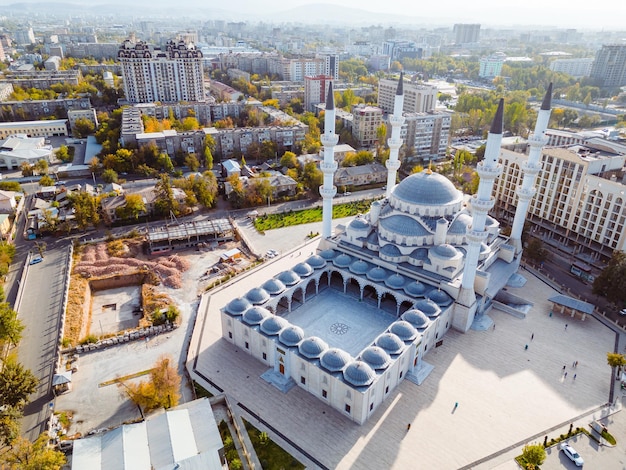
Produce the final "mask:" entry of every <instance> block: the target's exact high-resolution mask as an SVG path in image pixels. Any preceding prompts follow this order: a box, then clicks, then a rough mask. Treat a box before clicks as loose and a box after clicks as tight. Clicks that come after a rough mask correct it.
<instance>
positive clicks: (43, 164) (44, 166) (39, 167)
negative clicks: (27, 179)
mask: <svg viewBox="0 0 626 470" xmlns="http://www.w3.org/2000/svg"><path fill="white" fill-rule="evenodd" d="M48 166H49V165H48V160H44V159H43V158H42V159H41V160H38V161H37V163H35V170H36V171H37V173H38V174H40V175H47V174H48Z"/></svg>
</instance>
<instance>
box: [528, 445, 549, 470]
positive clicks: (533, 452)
mask: <svg viewBox="0 0 626 470" xmlns="http://www.w3.org/2000/svg"><path fill="white" fill-rule="evenodd" d="M546 456H547V454H546V449H544V447H543V445H541V444H527V445H525V446H524V448H523V449H522V461H523V463H524V467H525V468H529V469H530V468H533V469H534V468H538V467H539V465H541V464H542V463H543V462H544V460H546Z"/></svg>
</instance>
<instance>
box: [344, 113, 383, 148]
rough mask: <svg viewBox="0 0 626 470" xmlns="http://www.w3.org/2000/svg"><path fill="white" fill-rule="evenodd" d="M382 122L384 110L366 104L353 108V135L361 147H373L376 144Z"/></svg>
mask: <svg viewBox="0 0 626 470" xmlns="http://www.w3.org/2000/svg"><path fill="white" fill-rule="evenodd" d="M382 122H383V110H382V109H380V108H378V107H376V106H366V105H364V104H359V105H355V106H353V107H352V135H353V136H354V138H355V139H356V140H357V142H358V143H359V146H360V147H371V146H372V145H375V144H376V142H377V141H378V136H377V130H378V128H379V127H380V125H381V124H382Z"/></svg>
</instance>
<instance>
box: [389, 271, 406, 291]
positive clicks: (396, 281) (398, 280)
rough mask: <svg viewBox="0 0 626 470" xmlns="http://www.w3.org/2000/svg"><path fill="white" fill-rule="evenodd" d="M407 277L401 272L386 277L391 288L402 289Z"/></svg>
mask: <svg viewBox="0 0 626 470" xmlns="http://www.w3.org/2000/svg"><path fill="white" fill-rule="evenodd" d="M405 282H406V279H405V278H404V276H402V275H401V274H398V273H395V274H392V275H391V276H389V277H388V278H387V279H385V285H386V286H387V287H389V288H391V289H402V286H404V283H405Z"/></svg>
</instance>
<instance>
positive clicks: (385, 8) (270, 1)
mask: <svg viewBox="0 0 626 470" xmlns="http://www.w3.org/2000/svg"><path fill="white" fill-rule="evenodd" d="M23 4H36V5H38V7H42V6H44V5H46V6H51V4H42V3H41V2H40V1H37V0H22V1H19V2H16V1H14V0H0V5H3V6H9V5H14V6H17V5H23ZM73 4H75V5H81V6H82V7H83V10H82V11H83V12H84V11H88V12H89V11H90V12H93V13H97V11H98V10H99V9H100V10H101V11H103V12H106V11H107V8H106V7H107V6H114V5H120V2H119V1H117V0H113V1H109V2H106V1H105V2H100V1H98V2H96V1H71V0H70V1H69V2H62V3H59V5H70V6H71V5H73ZM238 5H239V6H238V8H237V10H236V11H233V10H228V9H226V8H224V6H223V4H218V3H217V2H215V1H209V2H202V1H200V0H192V1H190V2H188V8H187V9H186V10H185V12H182V14H181V16H187V15H188V12H189V11H190V10H191V9H194V8H197V9H198V10H200V12H204V13H206V14H207V15H208V14H209V12H211V13H212V15H211V16H213V17H214V18H216V19H227V20H230V21H235V20H237V19H239V20H241V21H255V20H256V21H266V22H267V21H272V20H273V21H276V22H285V21H308V22H316V21H320V19H321V18H324V17H325V18H326V20H327V21H328V22H329V23H339V22H342V21H345V22H346V23H359V24H363V23H368V22H369V23H371V24H381V23H382V24H394V23H397V24H415V25H422V26H429V25H431V26H433V27H435V26H443V25H452V24H454V23H473V22H475V23H481V24H482V25H484V26H488V27H565V28H579V29H583V30H622V29H624V26H623V22H622V20H621V19H622V18H623V17H624V15H625V14H626V4H623V3H621V2H618V1H616V0H610V1H609V2H605V3H604V8H602V9H600V8H598V7H597V6H595V5H593V4H588V5H582V6H577V7H576V8H575V9H573V8H571V6H569V5H568V4H567V3H566V2H565V1H564V0H558V1H555V2H551V3H550V4H549V5H546V4H545V2H540V1H539V0H529V1H527V2H524V3H523V4H520V5H503V4H501V3H500V2H495V1H493V0H478V1H477V2H473V4H472V6H471V7H469V8H468V7H467V5H466V4H464V3H463V2H461V0H451V1H449V2H447V3H446V7H445V10H442V9H440V8H438V6H430V5H426V6H419V7H417V6H415V4H413V3H412V2H409V1H408V0H400V1H397V2H393V3H384V4H383V3H380V2H377V1H375V0H345V1H341V2H339V1H338V0H326V1H315V0H293V1H291V2H289V4H288V5H286V4H285V3H284V2H281V1H280V0H266V1H265V2H263V3H259V2H255V1H253V0H242V1H241V2H239V4H238ZM329 5H330V6H332V8H333V14H332V15H331V16H330V17H329V16H324V15H326V13H327V11H328V10H327V8H326V7H328V6H329ZM169 7H170V4H169V2H166V1H164V0H154V1H151V2H148V1H146V0H138V1H137V2H135V3H134V5H133V7H130V8H129V7H128V5H125V9H126V11H127V12H128V14H129V15H136V14H137V13H138V12H139V11H141V12H142V13H143V15H145V16H146V17H149V16H150V15H151V14H154V15H157V16H158V15H162V14H164V13H167V14H168V15H171V10H170V8H169ZM145 8H149V10H145ZM12 11H15V10H12ZM315 12H319V13H320V15H319V17H318V16H317V15H315V14H313V15H312V14H311V13H315ZM346 14H350V16H349V17H346V16H345V15H346ZM143 15H142V16H143ZM7 16H11V12H9V15H7ZM625 39H626V32H625Z"/></svg>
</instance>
